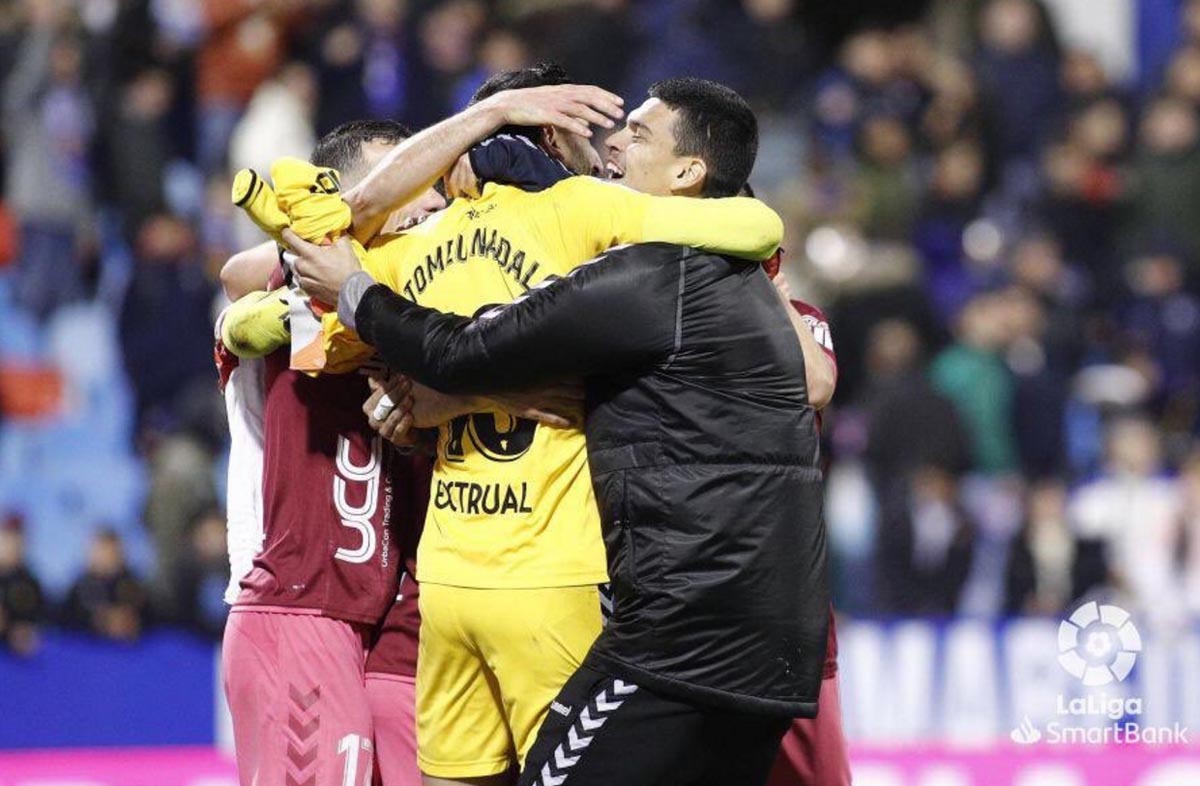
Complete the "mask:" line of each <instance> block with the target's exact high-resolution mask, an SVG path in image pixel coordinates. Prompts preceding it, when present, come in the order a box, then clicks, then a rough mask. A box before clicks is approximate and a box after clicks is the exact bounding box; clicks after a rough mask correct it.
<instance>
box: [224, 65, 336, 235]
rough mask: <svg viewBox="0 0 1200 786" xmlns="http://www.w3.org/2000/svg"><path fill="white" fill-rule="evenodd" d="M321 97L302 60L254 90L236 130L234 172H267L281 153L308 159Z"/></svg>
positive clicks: (232, 146) (231, 157) (231, 143)
mask: <svg viewBox="0 0 1200 786" xmlns="http://www.w3.org/2000/svg"><path fill="white" fill-rule="evenodd" d="M319 99H320V96H319V95H318V94H317V82H316V77H315V76H314V74H313V72H312V69H311V68H309V67H308V66H306V65H304V64H303V63H298V62H291V63H288V64H286V65H284V66H282V67H281V68H280V69H279V72H278V73H277V74H276V75H275V76H273V77H271V78H270V79H268V80H266V81H265V82H263V83H262V84H261V85H259V86H258V89H256V90H255V91H254V95H253V97H251V99H250V104H249V106H247V107H246V113H245V114H244V115H242V117H241V120H239V121H238V123H237V126H236V127H235V128H234V130H233V136H232V138H231V139H230V140H229V169H230V171H237V170H239V169H246V168H250V169H255V170H258V171H259V172H264V173H265V172H267V171H268V170H269V168H270V165H271V162H272V161H274V160H275V159H277V158H280V157H281V156H293V157H295V158H306V157H307V156H308V154H309V152H311V151H312V147H313V145H314V144H316V131H315V130H314V128H313V113H314V112H315V111H316V106H317V104H318V103H320V100H319ZM259 235H260V236H261V232H260V233H259Z"/></svg>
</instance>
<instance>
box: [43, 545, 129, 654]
mask: <svg viewBox="0 0 1200 786" xmlns="http://www.w3.org/2000/svg"><path fill="white" fill-rule="evenodd" d="M148 609H149V605H148V601H147V596H146V591H145V589H144V588H143V587H142V583H141V582H140V581H139V580H138V579H137V577H135V576H134V575H133V572H132V571H130V569H129V566H128V565H127V564H126V562H125V552H124V548H123V546H122V544H121V538H120V536H119V535H117V533H116V532H115V531H114V530H111V529H102V530H100V531H99V532H97V533H96V536H95V538H94V539H93V540H92V546H91V550H90V552H89V553H88V561H87V568H86V569H85V571H84V573H83V575H82V576H80V577H79V578H78V579H77V580H76V581H75V584H74V585H73V586H72V587H71V590H70V592H68V593H67V599H66V602H65V603H64V604H63V611H62V619H63V624H65V625H66V626H68V627H71V628H77V629H81V630H86V631H88V632H89V633H92V634H95V635H97V636H102V637H104V638H107V639H114V640H117V641H134V640H136V639H137V638H138V637H140V636H141V635H142V630H143V629H144V628H145V626H146V623H147V621H148V614H147V612H148Z"/></svg>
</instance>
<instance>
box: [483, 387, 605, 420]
mask: <svg viewBox="0 0 1200 786" xmlns="http://www.w3.org/2000/svg"><path fill="white" fill-rule="evenodd" d="M488 401H490V402H491V403H492V404H494V405H495V406H497V407H499V408H500V409H502V410H504V411H505V412H507V413H508V414H510V415H513V416H514V417H518V418H525V419H526V420H536V421H537V422H538V423H541V424H543V425H546V426H550V427H552V428H570V427H571V426H575V425H579V424H578V423H577V422H576V421H577V420H578V417H579V411H580V409H581V408H582V407H583V386H582V385H580V384H578V383H563V384H561V385H555V386H554V387H549V388H543V389H542V390H531V391H526V392H523V393H507V394H504V395H499V396H496V395H493V396H489V397H488Z"/></svg>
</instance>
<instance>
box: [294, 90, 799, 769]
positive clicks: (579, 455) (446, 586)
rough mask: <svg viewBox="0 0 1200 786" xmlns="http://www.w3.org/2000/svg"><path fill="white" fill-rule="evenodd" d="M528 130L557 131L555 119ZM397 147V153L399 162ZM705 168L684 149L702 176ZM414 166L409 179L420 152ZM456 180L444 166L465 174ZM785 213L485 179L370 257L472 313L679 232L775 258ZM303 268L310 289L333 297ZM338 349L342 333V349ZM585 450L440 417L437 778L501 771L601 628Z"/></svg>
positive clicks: (528, 431)
mask: <svg viewBox="0 0 1200 786" xmlns="http://www.w3.org/2000/svg"><path fill="white" fill-rule="evenodd" d="M486 103H487V102H481V103H480V104H477V105H476V106H477V107H481V106H484V105H485V104H486ZM473 111H480V110H477V109H476V110H468V111H467V114H468V116H470V113H472V112H473ZM521 133H523V134H526V135H528V136H529V138H530V142H531V144H534V145H543V144H546V139H545V137H544V129H542V128H532V129H522V130H521ZM418 137H420V135H418ZM430 141H433V142H435V143H440V144H443V145H444V144H445V140H444V139H442V140H437V139H435V140H430ZM472 141H473V140H472ZM582 141H583V140H581V139H580V140H577V143H582ZM565 144H566V145H570V144H571V143H569V142H567V143H565ZM463 149H465V148H463ZM578 149H579V151H580V152H581V153H583V154H584V155H585V156H587V155H588V152H587V150H585V149H583V148H582V147H579V148H578ZM426 152H427V151H426ZM459 152H460V153H461V152H462V150H460V151H459ZM590 155H591V162H592V167H593V168H597V167H596V154H595V153H594V152H593V153H591V154H590ZM400 158H401V157H400V156H395V155H393V156H389V159H392V163H393V166H394V163H395V160H398V159H400ZM454 158H457V155H456V156H455V157H454ZM453 160H454V159H453V158H452V159H451V163H453ZM703 167H704V164H703V162H702V161H699V160H697V161H696V162H690V163H689V168H690V169H691V175H690V176H689V177H690V178H691V180H692V181H693V182H696V181H698V180H699V179H701V178H702V177H703V173H702V171H703ZM394 168H396V169H399V168H400V167H394ZM379 171H380V170H377V171H376V174H378V173H379ZM403 171H404V172H405V173H406V174H407V175H408V176H410V177H413V175H412V173H413V172H414V171H415V167H414V166H412V165H411V163H409V164H406V165H405V166H404V167H403ZM387 179H388V173H387V172H385V173H384V176H383V180H385V181H386V180H387ZM415 179H418V180H419V178H415ZM369 181H370V178H368V180H367V181H364V183H366V182H369ZM456 182H457V181H456V178H455V177H453V176H452V177H450V178H449V185H450V187H451V188H452V189H454V188H455V183H456ZM733 193H736V191H734V192H733ZM697 194H699V189H697ZM455 195H456V196H458V195H459V194H458V192H457V191H455ZM465 196H466V195H465V194H464V197H465ZM781 228H782V227H781V223H780V222H779V219H778V217H777V216H775V215H774V213H773V212H771V211H770V210H769V209H767V208H766V207H765V206H763V205H761V203H758V202H755V201H752V200H744V199H736V198H732V199H726V200H721V201H719V202H718V201H715V200H713V201H706V200H672V199H658V200H656V199H653V198H651V197H648V196H646V195H643V194H638V193H635V192H633V191H631V190H629V189H626V188H623V187H620V186H614V185H612V184H607V183H604V182H601V181H598V180H595V179H592V178H587V177H582V178H581V177H574V178H568V179H566V180H563V181H561V182H559V183H558V184H556V185H554V186H552V187H551V188H549V189H546V190H544V191H541V192H537V193H527V192H525V191H522V190H520V189H518V188H513V187H508V186H503V185H499V184H496V183H488V184H486V185H484V186H483V187H482V189H481V190H480V192H479V196H478V197H475V198H463V199H459V200H456V201H455V202H454V203H453V204H452V205H451V206H450V208H448V209H447V210H446V211H443V212H442V213H441V214H439V215H438V216H435V217H433V218H431V219H429V220H427V221H426V222H424V223H423V224H421V225H419V226H417V227H414V228H412V229H410V230H409V231H407V232H405V233H403V234H402V235H400V236H398V237H395V238H391V239H387V240H385V241H384V242H382V243H379V244H376V245H374V246H372V248H371V249H370V250H369V252H368V254H367V259H366V264H367V265H368V267H369V268H370V269H372V270H374V271H375V272H376V274H377V275H378V276H379V277H380V279H381V280H384V281H386V282H387V283H388V284H389V286H392V287H394V288H395V289H396V290H397V291H402V292H408V293H410V295H411V296H412V297H415V298H417V299H419V300H421V301H422V302H428V303H433V304H437V305H440V306H442V307H443V308H447V309H451V310H454V311H457V312H459V313H464V314H472V313H475V312H476V311H477V310H479V309H480V308H481V307H484V306H487V305H490V304H494V303H497V302H506V301H509V300H512V299H513V298H514V297H516V296H519V295H521V294H522V293H524V292H526V291H528V290H529V289H531V288H535V287H536V286H537V285H538V283H539V282H540V281H542V280H543V279H545V277H546V276H547V275H548V274H551V273H565V272H567V271H569V270H570V269H572V268H573V267H575V266H576V265H577V264H579V263H580V262H582V261H583V260H586V259H588V258H590V257H591V256H593V255H594V254H595V253H597V252H599V251H601V250H603V249H606V248H608V247H610V246H612V245H615V244H619V243H623V242H631V241H637V240H647V239H663V240H683V241H684V242H689V243H695V244H700V245H704V246H706V247H712V248H719V249H721V250H722V251H727V252H733V253H740V254H742V255H745V256H750V257H754V258H755V259H763V258H765V257H766V256H769V255H770V253H771V252H773V251H774V249H775V247H776V246H777V245H778V242H779V240H780V236H781ZM286 236H287V237H288V238H289V243H292V242H293V240H292V238H293V237H294V236H293V235H286ZM294 242H295V243H296V244H297V245H300V244H301V243H302V241H300V240H299V239H298V238H295V241H294ZM335 246H336V247H338V248H344V244H341V243H337V244H335ZM298 270H299V272H300V275H301V278H300V280H301V282H302V283H303V284H304V285H305V288H306V291H308V292H309V294H311V295H313V296H316V297H323V296H324V295H325V294H326V293H325V291H324V290H322V289H321V288H320V286H319V282H318V281H316V279H313V278H310V277H308V276H307V275H306V274H305V272H304V269H302V268H298ZM334 292H335V293H336V290H334ZM372 351H373V350H370V349H369V348H365V349H363V350H361V351H360V352H359V354H358V355H357V357H362V356H366V355H367V354H369V353H370V352H372ZM337 357H338V356H337V351H336V347H335V349H334V350H333V351H331V353H330V358H331V362H341V361H340V360H337ZM343 357H344V356H343ZM349 357H356V356H355V355H353V354H350V355H349ZM577 419H578V418H577ZM584 448H585V445H584V440H583V435H582V433H581V432H579V431H578V430H551V429H544V428H538V427H537V426H536V424H533V423H529V422H524V421H522V420H519V419H518V420H513V419H510V418H508V417H506V416H504V415H503V413H498V412H496V411H494V410H488V411H480V412H476V413H473V414H471V415H469V416H467V417H463V418H458V419H456V420H455V421H453V422H451V423H450V424H448V425H446V426H444V427H443V428H442V429H441V434H440V437H439V449H438V459H437V465H436V467H435V483H434V488H433V492H432V501H431V505H430V515H429V518H428V520H427V522H426V527H425V533H424V536H423V538H422V542H421V546H420V553H419V555H418V561H417V562H418V571H419V577H420V580H421V586H422V594H421V612H422V631H421V651H420V657H419V659H418V681H417V687H418V702H417V704H418V741H419V747H420V756H421V765H422V770H423V771H424V772H425V773H426V775H427V776H428V778H427V782H429V783H441V782H444V781H446V780H450V781H456V780H457V781H461V780H465V779H472V782H473V783H474V782H493V783H503V782H506V780H507V778H506V776H505V775H504V773H506V772H507V771H508V769H509V768H510V767H511V766H512V765H513V764H514V763H518V762H519V761H520V760H521V759H523V757H524V755H525V753H526V751H527V750H528V748H529V746H530V745H532V742H533V739H534V735H535V733H536V730H537V728H538V726H539V725H540V724H541V722H542V719H543V718H544V717H545V714H546V712H547V711H548V708H549V706H550V703H551V700H552V699H553V697H554V696H555V694H556V693H557V692H558V691H559V689H560V688H561V686H562V685H563V683H564V682H565V681H566V680H567V678H568V677H569V676H570V674H571V673H572V672H573V671H574V670H575V668H576V667H577V666H578V665H579V664H580V663H581V662H582V659H583V657H584V655H585V654H586V652H587V651H588V648H589V646H590V645H591V643H592V641H593V640H594V639H595V636H596V635H597V633H598V632H599V629H600V602H599V597H598V593H597V587H596V585H597V584H599V583H601V582H604V581H605V580H606V579H607V571H606V569H605V561H604V549H603V543H602V542H601V539H600V531H599V520H598V515H597V510H596V504H595V500H594V497H593V496H592V490H591V485H590V483H589V482H588V468H587V463H586V455H585V450H584ZM475 779H478V780H475ZM485 779H486V780H485Z"/></svg>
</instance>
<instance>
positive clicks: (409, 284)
mask: <svg viewBox="0 0 1200 786" xmlns="http://www.w3.org/2000/svg"><path fill="white" fill-rule="evenodd" d="M467 235H468V233H467V232H460V233H459V234H457V235H456V236H454V237H453V238H450V239H448V240H446V241H445V242H444V243H442V245H440V246H438V247H437V249H436V250H434V251H431V252H430V253H428V254H426V255H425V263H424V264H423V265H419V266H417V267H416V268H415V269H414V270H413V271H412V274H411V275H410V276H409V278H408V280H407V281H406V282H405V283H404V286H403V288H402V291H403V292H404V296H405V297H407V298H408V299H409V300H413V301H416V300H417V296H418V295H420V294H422V293H424V292H425V288H426V287H428V286H429V285H430V284H431V283H433V280H434V278H435V277H436V276H437V275H438V274H439V273H441V272H442V271H444V270H445V269H446V266H447V265H454V264H456V263H463V262H466V261H467V260H469V259H486V258H491V259H494V260H495V261H496V264H498V265H499V266H500V269H501V270H503V271H504V272H505V273H506V274H507V275H509V276H511V277H512V278H513V279H514V280H515V281H516V282H517V283H518V284H520V285H521V286H522V287H523V288H525V289H529V287H530V282H531V281H532V280H533V277H534V276H535V275H537V272H538V268H540V267H541V263H540V262H537V261H532V260H531V261H529V262H528V265H527V264H526V259H527V257H528V254H526V252H525V251H522V250H521V249H518V248H516V247H515V246H514V245H513V243H512V241H510V240H509V239H508V238H506V237H504V236H503V235H501V234H500V233H499V231H497V230H495V229H492V230H490V231H489V230H488V228H487V227H478V228H476V229H475V230H474V231H472V232H471V233H470V240H468V239H467Z"/></svg>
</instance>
